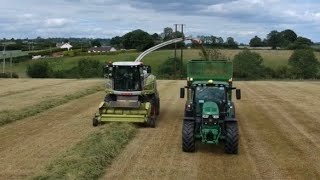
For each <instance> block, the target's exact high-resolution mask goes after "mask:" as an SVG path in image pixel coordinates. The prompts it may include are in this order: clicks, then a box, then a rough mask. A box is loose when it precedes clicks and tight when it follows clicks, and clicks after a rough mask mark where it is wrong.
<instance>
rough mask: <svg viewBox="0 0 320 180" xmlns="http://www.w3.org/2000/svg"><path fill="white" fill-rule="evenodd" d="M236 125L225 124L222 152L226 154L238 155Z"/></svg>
mask: <svg viewBox="0 0 320 180" xmlns="http://www.w3.org/2000/svg"><path fill="white" fill-rule="evenodd" d="M238 141H239V133H238V124H237V123H227V124H226V141H225V146H224V150H225V152H226V153H227V154H238Z"/></svg>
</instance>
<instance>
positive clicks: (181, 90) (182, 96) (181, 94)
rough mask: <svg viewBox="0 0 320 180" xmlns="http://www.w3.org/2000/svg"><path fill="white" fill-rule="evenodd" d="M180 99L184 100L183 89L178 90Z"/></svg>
mask: <svg viewBox="0 0 320 180" xmlns="http://www.w3.org/2000/svg"><path fill="white" fill-rule="evenodd" d="M180 98H184V88H180Z"/></svg>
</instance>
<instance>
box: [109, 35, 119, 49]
mask: <svg viewBox="0 0 320 180" xmlns="http://www.w3.org/2000/svg"><path fill="white" fill-rule="evenodd" d="M110 44H111V45H113V46H116V47H118V48H119V47H120V46H121V37H119V36H116V37H113V38H111V40H110Z"/></svg>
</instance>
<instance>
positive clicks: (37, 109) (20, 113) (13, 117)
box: [0, 86, 103, 126]
mask: <svg viewBox="0 0 320 180" xmlns="http://www.w3.org/2000/svg"><path fill="white" fill-rule="evenodd" d="M101 90H103V87H102V86H96V87H92V88H89V89H86V90H83V91H79V92H76V93H74V94H70V95H65V96H63V97H61V98H55V99H48V100H45V101H42V102H40V103H39V104H36V105H34V106H30V107H27V108H24V109H22V110H4V111H0V126H2V125H4V124H8V123H11V122H13V121H17V120H20V119H23V118H26V117H29V116H33V115H35V114H38V113H41V112H43V111H45V110H47V109H50V108H53V107H56V106H59V105H61V104H64V103H67V102H68V101H71V100H74V99H78V98H81V97H84V96H87V95H90V94H93V93H95V92H98V91H101Z"/></svg>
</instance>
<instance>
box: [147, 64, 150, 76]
mask: <svg viewBox="0 0 320 180" xmlns="http://www.w3.org/2000/svg"><path fill="white" fill-rule="evenodd" d="M147 73H148V74H151V66H150V65H148V66H147Z"/></svg>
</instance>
